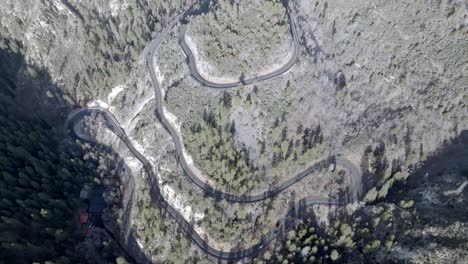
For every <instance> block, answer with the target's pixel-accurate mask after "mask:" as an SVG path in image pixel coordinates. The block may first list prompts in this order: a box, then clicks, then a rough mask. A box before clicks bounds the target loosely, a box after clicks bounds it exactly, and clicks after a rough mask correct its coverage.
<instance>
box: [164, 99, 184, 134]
mask: <svg viewBox="0 0 468 264" xmlns="http://www.w3.org/2000/svg"><path fill="white" fill-rule="evenodd" d="M163 111H164V115H165V116H166V118H167V120H169V122H171V125H172V126H173V127H175V129H176V130H177V133H178V134H179V135H180V124H179V123H178V122H177V116H175V115H173V114H172V113H171V112H169V111H167V109H166V107H164V106H163Z"/></svg>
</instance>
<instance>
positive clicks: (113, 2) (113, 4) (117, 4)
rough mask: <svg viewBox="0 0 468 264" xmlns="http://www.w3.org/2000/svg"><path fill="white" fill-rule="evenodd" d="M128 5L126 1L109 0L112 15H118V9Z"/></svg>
mask: <svg viewBox="0 0 468 264" xmlns="http://www.w3.org/2000/svg"><path fill="white" fill-rule="evenodd" d="M128 6H129V3H128V2H126V1H121V0H110V1H109V9H110V12H111V14H112V16H114V17H115V16H117V15H119V12H120V10H122V9H126V8H127V7H128Z"/></svg>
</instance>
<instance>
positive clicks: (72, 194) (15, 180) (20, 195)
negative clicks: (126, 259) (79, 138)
mask: <svg viewBox="0 0 468 264" xmlns="http://www.w3.org/2000/svg"><path fill="white" fill-rule="evenodd" d="M0 58H1V66H0V69H1V70H2V71H1V72H0V85H1V87H0V194H1V196H0V219H1V220H0V263H31V262H33V261H41V262H43V261H54V262H56V263H79V262H83V261H85V262H101V263H102V262H103V261H104V262H106V261H107V260H110V261H114V260H115V258H116V257H117V256H118V255H113V254H114V253H113V252H114V250H113V249H112V245H110V246H109V247H108V250H109V252H108V253H107V254H108V255H107V256H106V257H105V258H109V259H107V260H106V259H105V258H103V259H100V257H98V256H93V257H91V258H84V256H83V252H82V250H83V249H82V245H81V242H82V241H83V240H84V236H83V233H82V229H81V227H80V225H79V223H78V215H77V214H78V209H80V208H82V207H83V206H84V204H83V203H82V202H81V201H80V200H79V193H80V189H81V187H82V186H83V184H85V183H92V182H93V180H94V178H95V177H96V171H97V166H98V162H97V160H96V159H93V158H87V159H85V158H84V156H85V151H84V150H83V148H82V147H81V146H80V145H77V144H74V143H70V142H68V143H67V142H65V141H64V140H63V138H64V133H63V132H64V131H63V128H62V124H63V123H62V121H63V120H62V119H61V118H58V117H57V115H56V113H48V114H47V115H46V114H44V113H42V111H40V110H39V109H33V110H35V111H30V109H29V108H30V106H28V107H26V106H25V105H23V103H22V101H21V100H19V98H17V97H16V96H15V95H16V92H17V91H18V90H20V88H19V84H18V83H19V79H21V78H24V77H26V78H27V77H31V76H30V74H29V73H25V72H23V68H24V67H23V66H24V61H23V59H22V56H21V55H20V54H19V53H14V52H12V51H5V50H1V52H0ZM6 63H8V64H6ZM36 77H37V78H40V79H42V81H44V80H47V79H48V77H47V76H46V75H45V76H36ZM26 109H27V110H26ZM53 118H57V119H53Z"/></svg>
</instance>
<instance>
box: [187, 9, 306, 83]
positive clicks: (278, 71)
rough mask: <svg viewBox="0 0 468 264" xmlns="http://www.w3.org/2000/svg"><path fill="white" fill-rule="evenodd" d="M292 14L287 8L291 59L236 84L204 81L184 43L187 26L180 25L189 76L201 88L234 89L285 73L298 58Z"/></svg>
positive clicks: (297, 41)
mask: <svg viewBox="0 0 468 264" xmlns="http://www.w3.org/2000/svg"><path fill="white" fill-rule="evenodd" d="M291 12H294V10H292V9H290V8H288V9H287V13H288V20H289V25H290V27H289V30H290V32H291V37H292V49H293V50H292V56H291V58H290V59H289V60H288V61H287V62H286V63H285V64H283V65H282V66H281V67H279V68H278V69H276V70H274V71H271V72H270V73H267V74H264V75H261V76H257V77H254V78H249V79H245V80H239V81H237V82H230V83H216V82H211V81H209V80H207V79H205V78H204V77H203V76H202V75H201V74H200V72H199V71H198V68H197V64H196V59H195V56H194V55H193V52H192V50H191V49H190V47H189V46H188V45H187V42H186V41H185V37H186V33H187V25H182V27H181V30H180V33H179V45H180V47H181V48H182V50H183V51H184V53H185V56H186V57H187V58H188V65H189V68H190V75H191V76H192V77H193V78H194V79H195V80H197V81H198V82H200V83H201V84H203V86H206V87H210V88H220V89H223V88H234V87H237V86H238V85H239V84H241V83H242V84H244V85H249V84H254V83H258V82H261V81H265V80H268V79H272V78H275V77H277V76H280V75H282V74H284V73H285V72H287V71H288V70H289V69H291V67H292V66H293V65H294V64H295V63H296V61H297V57H298V56H299V52H300V48H299V40H298V38H297V29H296V21H295V14H294V13H291Z"/></svg>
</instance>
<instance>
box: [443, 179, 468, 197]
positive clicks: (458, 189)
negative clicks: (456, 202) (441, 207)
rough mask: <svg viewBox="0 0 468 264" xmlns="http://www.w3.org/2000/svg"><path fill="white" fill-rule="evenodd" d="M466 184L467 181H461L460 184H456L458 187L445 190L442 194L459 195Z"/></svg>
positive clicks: (467, 183)
mask: <svg viewBox="0 0 468 264" xmlns="http://www.w3.org/2000/svg"><path fill="white" fill-rule="evenodd" d="M466 185H468V181H465V182H464V183H462V184H461V185H460V186H458V188H456V189H455V190H451V191H445V192H444V195H445V196H447V195H452V194H456V195H459V194H460V193H462V192H463V190H464V189H465V187H466Z"/></svg>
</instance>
